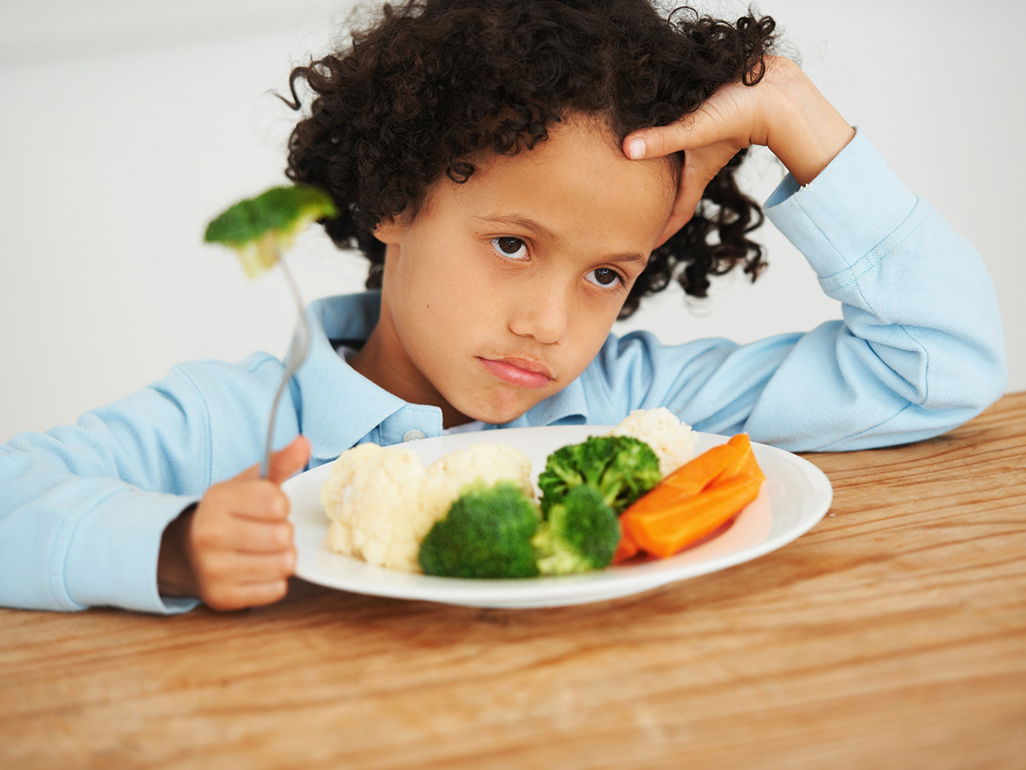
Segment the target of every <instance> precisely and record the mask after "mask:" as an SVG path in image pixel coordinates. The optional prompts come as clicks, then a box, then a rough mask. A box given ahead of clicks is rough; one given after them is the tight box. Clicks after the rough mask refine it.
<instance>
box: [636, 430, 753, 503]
mask: <svg viewBox="0 0 1026 770" xmlns="http://www.w3.org/2000/svg"><path fill="white" fill-rule="evenodd" d="M750 456H752V444H751V442H750V441H749V440H748V436H747V435H746V434H744V433H738V434H737V435H736V436H732V437H731V438H730V439H729V440H728V441H727V443H725V444H719V445H717V446H714V447H712V448H711V449H708V450H706V451H705V452H703V453H702V454H700V455H699V456H698V457H696V458H694V459H693V460H691V461H690V462H687V463H685V464H684V465H682V466H680V467H679V468H678V469H677V470H675V471H673V472H672V473H671V474H669V475H668V476H667V477H666V478H664V479H663V480H662V481H660V482H659V483H658V484H657V485H656V486H655V487H654V488H653V489H651V490H650V491H649V492H648V493H647V494H645V495H643V496H642V497H640V498H639V499H638V500H636V501H635V502H634V504H633V505H631V506H630V508H628V510H632V509H633V511H634V513H635V515H637V514H640V513H643V512H645V511H662V510H665V509H666V508H667V507H669V506H672V505H674V504H675V503H676V501H678V500H679V499H680V498H681V497H686V496H688V495H695V494H698V493H699V492H701V491H702V490H703V489H705V488H706V487H708V486H709V485H710V484H712V483H714V482H715V481H717V480H720V479H723V480H725V479H728V478H731V477H732V476H735V475H737V473H738V471H739V469H740V468H742V467H743V466H744V465H745V462H746V458H747V457H750ZM753 459H754V457H753ZM625 513H626V511H625Z"/></svg>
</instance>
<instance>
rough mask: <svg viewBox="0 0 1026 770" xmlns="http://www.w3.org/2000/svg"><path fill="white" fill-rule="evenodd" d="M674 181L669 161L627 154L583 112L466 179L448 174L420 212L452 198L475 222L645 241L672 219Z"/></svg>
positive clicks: (486, 162)
mask: <svg viewBox="0 0 1026 770" xmlns="http://www.w3.org/2000/svg"><path fill="white" fill-rule="evenodd" d="M676 180H677V174H676V171H675V169H674V164H673V161H672V160H670V159H667V158H660V159H654V160H643V161H635V160H630V159H628V158H627V157H626V156H625V155H624V153H623V151H622V149H621V145H620V143H619V142H618V140H617V138H616V137H615V136H614V135H613V134H612V132H611V131H610V130H609V129H608V127H607V126H606V125H605V124H604V123H602V122H601V121H598V120H593V119H581V118H579V119H575V120H567V121H563V122H560V123H557V124H555V125H554V126H553V127H552V128H551V129H550V131H549V138H548V139H547V140H545V141H543V142H540V143H539V144H537V145H536V146H535V147H534V149H532V150H527V151H523V152H520V153H518V154H516V155H513V156H504V155H494V154H493V155H491V156H489V157H485V158H480V159H478V160H477V162H476V163H475V171H474V173H473V174H472V175H471V177H470V179H469V180H468V181H467V182H465V183H456V182H452V181H451V180H449V179H447V178H446V179H443V181H442V182H439V183H437V184H436V185H434V186H433V187H432V189H431V191H430V192H429V194H428V198H427V200H426V201H425V206H424V207H423V208H422V209H421V212H420V214H419V215H426V216H431V215H432V212H433V211H435V210H437V204H439V203H442V202H443V201H448V202H451V203H452V204H453V205H454V206H455V207H456V208H458V209H460V210H461V211H462V212H463V213H464V214H465V215H466V217H467V218H468V219H472V220H477V221H482V220H489V219H490V220H502V219H506V220H508V221H510V222H515V220H516V219H517V218H518V217H519V218H521V219H525V220H529V221H531V222H532V223H535V224H538V225H541V226H542V228H543V229H545V230H547V231H548V232H549V233H550V234H553V235H556V236H559V237H566V238H574V239H579V238H582V237H585V236H586V233H589V232H605V233H607V236H606V237H607V240H608V239H609V238H613V237H614V236H615V237H616V239H617V240H632V239H633V240H640V241H644V240H645V239H646V238H647V236H646V235H644V234H643V233H645V232H646V231H647V230H649V229H653V230H658V231H659V232H661V230H662V226H663V225H665V223H666V220H667V219H668V218H669V214H670V211H671V210H672V207H673V202H674V199H675V197H676V191H677V181H676ZM443 205H444V204H443ZM658 234H659V233H658V232H657V233H655V235H658ZM652 237H655V236H652Z"/></svg>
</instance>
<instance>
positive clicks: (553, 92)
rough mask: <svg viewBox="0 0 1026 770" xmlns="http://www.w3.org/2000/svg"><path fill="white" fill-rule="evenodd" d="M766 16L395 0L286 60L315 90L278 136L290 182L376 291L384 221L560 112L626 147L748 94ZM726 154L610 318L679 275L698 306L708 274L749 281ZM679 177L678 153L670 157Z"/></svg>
mask: <svg viewBox="0 0 1026 770" xmlns="http://www.w3.org/2000/svg"><path fill="white" fill-rule="evenodd" d="M774 28H775V23H774V21H773V19H772V18H770V17H768V16H764V17H761V18H756V17H755V15H754V14H750V15H749V16H745V17H743V18H740V19H738V20H737V22H735V23H733V24H731V23H728V22H725V21H721V20H717V19H714V18H710V17H708V16H703V15H700V14H699V13H698V12H697V11H695V10H694V9H691V8H686V7H685V8H678V9H676V10H674V11H672V12H671V13H670V14H669V15H668V16H667V17H665V18H664V17H662V16H660V14H659V13H658V11H657V10H656V9H655V8H653V6H652V5H651V4H650V2H649V1H648V0H492V1H491V2H484V1H483V0H407V2H405V3H403V4H401V5H398V6H391V5H386V6H384V9H383V15H382V17H381V18H380V19H379V20H378V21H377V22H376V23H375V24H374V25H373V26H371V27H370V28H369V29H366V30H363V31H357V32H354V33H353V34H352V43H351V45H350V46H348V48H347V49H344V50H342V51H340V52H338V53H333V54H330V55H328V56H325V57H324V58H322V59H319V60H317V61H312V62H311V63H310V64H309V65H307V66H301V67H296V68H295V69H293V70H292V74H291V77H290V79H289V88H290V91H291V93H292V101H291V102H290V103H289V105H290V106H291V107H292V108H293V109H296V110H298V109H300V108H301V103H300V99H299V97H298V95H297V93H296V83H297V81H299V80H303V81H305V82H306V84H307V85H308V87H309V88H310V89H311V90H312V92H313V94H315V96H314V99H313V103H312V105H311V109H310V115H309V117H307V118H305V119H304V120H301V121H300V122H299V123H298V124H297V125H296V127H295V129H294V130H293V132H292V135H291V137H290V139H289V155H288V168H287V170H286V175H287V176H288V177H289V178H290V179H291V180H293V181H294V182H297V183H306V184H311V185H316V186H318V187H321V188H323V189H325V190H327V191H328V192H329V193H330V194H331V195H332V197H333V198H334V199H335V203H336V204H337V208H338V210H339V212H340V215H339V216H338V217H337V218H335V219H331V220H328V221H325V222H324V227H325V229H326V230H327V232H328V235H329V236H330V237H331V239H332V240H333V241H334V242H335V244H336V245H338V246H339V247H341V248H352V247H357V248H359V249H360V250H361V251H363V252H364V254H365V255H366V256H367V257H368V258H369V259H370V261H371V268H370V273H369V275H368V278H367V287H368V288H379V287H380V286H381V280H382V273H383V263H384V251H385V250H384V245H383V244H382V243H380V242H379V241H377V240H376V239H375V238H374V237H373V235H372V234H371V233H372V232H373V230H374V228H375V227H376V226H377V225H378V224H379V222H381V220H382V219H385V218H388V217H392V216H398V215H400V214H402V213H404V212H411V211H412V212H416V209H417V206H418V205H419V203H420V202H421V201H422V200H423V198H424V196H425V194H426V192H427V190H428V188H429V187H430V186H431V185H432V184H433V183H434V182H436V181H438V180H439V179H441V177H442V175H443V174H444V175H447V176H448V177H449V178H450V179H452V180H453V181H455V182H465V181H466V180H468V179H469V178H470V177H471V175H472V174H473V173H474V159H475V157H480V155H481V153H483V152H494V153H500V154H504V155H514V154H516V153H518V152H520V151H521V150H530V149H531V148H533V147H534V146H535V145H536V144H537V143H538V142H540V141H544V140H545V139H546V138H547V136H548V126H549V125H551V124H552V123H554V122H556V121H559V120H561V119H563V118H564V117H565V116H569V115H571V114H584V115H591V116H598V117H600V118H601V119H603V120H604V121H605V123H606V124H607V125H608V126H609V128H610V130H611V132H612V133H613V134H614V135H615V136H616V137H617V138H618V139H619V140H620V141H621V142H622V140H623V138H624V137H626V136H627V134H629V133H630V132H632V131H634V130H636V129H639V128H645V127H650V126H661V125H666V124H668V123H672V122H673V121H675V120H678V119H680V118H681V117H682V116H683V115H686V114H688V113H690V112H693V111H694V110H696V109H697V108H698V107H699V105H701V104H702V102H704V101H705V100H706V99H708V98H709V96H711V95H712V93H713V92H714V91H715V90H716V89H717V88H718V87H719V86H721V85H724V84H726V83H732V82H738V81H740V82H743V83H744V84H746V85H754V84H756V83H758V82H759V80H760V79H761V78H762V76H763V74H764V71H765V60H764V56H765V54H766V53H768V52H769V50H770V49H771V47H772V45H773V41H774ZM744 154H745V151H741V152H739V153H738V154H737V156H735V157H734V158H733V159H732V160H731V162H730V163H729V164H727V166H726V167H725V168H723V169H722V170H721V171H720V173H719V174H718V175H717V176H716V178H715V179H714V180H713V181H712V182H711V183H710V184H709V185H708V187H707V188H706V190H705V194H704V196H703V199H702V202H701V203H700V205H699V207H698V211H697V212H696V214H695V216H694V218H693V219H691V221H690V222H688V223H687V224H686V225H685V226H684V227H683V228H682V229H681V230H680V231H679V232H678V233H677V234H676V235H674V236H673V237H672V238H670V239H669V240H668V241H667V242H666V243H665V244H664V245H662V246H660V247H659V248H658V249H656V250H655V252H653V254H652V256H651V258H650V259H649V264H648V266H647V268H646V269H645V271H644V272H643V273H642V274H641V276H640V277H639V278H638V280H637V281H636V282H635V284H634V286H633V288H632V289H631V292H630V294H629V296H628V298H627V300H626V302H625V303H624V307H623V309H622V311H621V312H620V317H621V318H626V317H627V316H629V315H630V314H631V313H633V312H634V310H636V309H637V307H638V304H639V302H640V300H641V298H642V297H644V296H647V295H649V294H653V293H655V292H657V291H661V290H662V289H664V288H665V287H666V286H667V285H668V284H669V282H670V280H677V281H678V282H679V283H680V285H681V286H682V287H683V288H684V291H685V292H686V293H687V294H689V295H692V296H696V297H704V296H706V292H707V290H708V288H709V276H711V275H721V274H723V273H726V272H728V271H729V270H731V269H732V268H733V267H735V266H736V265H739V264H740V265H742V266H743V269H744V272H745V273H747V274H749V275H750V276H751V277H752V280H754V279H755V278H756V276H757V275H758V273H759V271H760V270H761V268H762V267H763V266H764V264H765V263H764V261H763V259H762V249H761V247H760V246H759V245H758V244H757V243H755V242H753V241H751V240H749V239H748V237H747V235H748V233H750V232H751V231H752V230H753V229H755V228H756V227H758V226H759V225H760V224H761V223H762V221H763V215H762V211H761V209H760V208H759V205H758V204H757V203H756V202H755V201H753V200H751V199H750V198H748V197H747V196H745V195H744V194H742V193H741V191H740V190H739V189H738V187H737V184H736V182H735V179H734V173H735V170H736V168H737V166H738V165H739V164H740V162H741V160H742V158H743V156H744ZM677 161H678V162H677V167H678V168H679V163H680V159H679V158H678V159H677Z"/></svg>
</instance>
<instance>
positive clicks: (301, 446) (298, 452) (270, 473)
mask: <svg viewBox="0 0 1026 770" xmlns="http://www.w3.org/2000/svg"><path fill="white" fill-rule="evenodd" d="M309 461H310V441H309V440H308V439H307V438H306V436H296V437H295V438H294V439H293V440H292V443H291V444H289V445H288V446H287V447H285V448H284V449H279V450H278V451H277V452H272V453H271V462H270V465H269V466H268V469H267V478H268V480H269V481H273V482H274V483H275V484H281V483H282V482H283V481H285V480H286V479H288V478H289V477H290V476H292V475H293V474H294V473H296V472H298V471H301V470H303V469H304V468H305V467H306V464H307V463H308V462H309ZM235 478H236V479H258V478H260V464H259V463H257V464H256V465H252V466H250V467H249V468H247V469H246V470H244V471H243V472H242V473H240V474H239V475H238V476H236V477H235Z"/></svg>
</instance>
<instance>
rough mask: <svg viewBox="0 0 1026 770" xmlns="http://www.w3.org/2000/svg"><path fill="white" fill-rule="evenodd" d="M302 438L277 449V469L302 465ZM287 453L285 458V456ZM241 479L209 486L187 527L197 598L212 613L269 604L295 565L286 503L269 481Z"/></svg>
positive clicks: (281, 591) (280, 593)
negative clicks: (208, 607)
mask: <svg viewBox="0 0 1026 770" xmlns="http://www.w3.org/2000/svg"><path fill="white" fill-rule="evenodd" d="M308 451H309V445H308V444H307V443H306V441H305V439H304V440H302V441H299V442H293V444H292V445H290V447H287V448H286V449H285V450H282V453H280V454H284V455H285V459H284V461H283V462H282V463H281V465H279V469H281V468H283V467H284V468H285V471H286V472H287V471H288V469H289V468H290V467H294V466H295V464H296V463H303V464H305V462H306V461H305V459H304V457H305V456H306V455H307V453H308ZM290 453H291V457H290V456H289V455H290ZM252 475H253V474H251V473H250V472H249V471H247V472H246V473H244V474H241V475H240V476H238V477H236V478H235V479H231V480H230V481H226V482H223V483H221V484H215V485H214V486H212V487H211V488H210V489H208V490H207V493H206V494H205V495H204V496H203V499H202V500H200V502H199V505H198V506H197V507H196V510H195V512H194V513H193V515H192V517H191V521H190V523H189V529H188V534H187V536H186V539H187V547H186V552H187V554H188V562H189V565H190V569H191V573H192V575H193V576H194V584H195V585H196V587H197V589H198V593H199V596H200V598H201V599H203V601H204V602H206V603H207V604H208V605H210V606H211V607H213V608H215V609H220V610H230V609H239V608H241V607H248V606H256V605H262V604H269V603H271V602H274V601H277V600H279V599H281V598H282V597H283V596H284V595H285V592H286V591H287V579H288V577H289V576H290V575H291V574H292V572H293V570H294V569H295V565H296V549H295V545H294V544H293V527H292V523H291V522H290V521H289V520H288V513H289V501H288V498H287V497H286V496H285V494H284V493H283V492H282V491H281V488H280V487H279V486H278V485H277V484H275V483H274V482H272V481H271V480H269V479H260V478H253V477H252Z"/></svg>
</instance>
